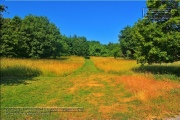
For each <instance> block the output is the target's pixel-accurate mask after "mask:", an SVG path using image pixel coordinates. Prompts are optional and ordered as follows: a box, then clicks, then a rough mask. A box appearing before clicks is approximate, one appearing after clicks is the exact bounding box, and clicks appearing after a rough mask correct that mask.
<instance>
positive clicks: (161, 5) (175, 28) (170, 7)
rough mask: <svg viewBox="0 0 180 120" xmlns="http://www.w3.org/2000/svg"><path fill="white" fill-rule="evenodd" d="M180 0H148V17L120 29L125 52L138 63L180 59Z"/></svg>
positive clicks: (123, 51)
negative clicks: (179, 1) (179, 0)
mask: <svg viewBox="0 0 180 120" xmlns="http://www.w3.org/2000/svg"><path fill="white" fill-rule="evenodd" d="M178 4H179V3H178V1H177V0H158V1H153V0H147V8H148V12H147V15H146V16H145V18H144V19H141V20H138V22H136V23H135V24H134V25H133V26H132V27H131V26H126V27H125V28H124V29H123V30H121V31H120V35H119V41H120V45H121V49H122V54H123V55H124V56H125V57H129V58H131V59H137V62H138V63H141V64H145V63H149V64H152V63H162V62H165V63H168V62H174V61H179V60H180V6H179V5H178Z"/></svg>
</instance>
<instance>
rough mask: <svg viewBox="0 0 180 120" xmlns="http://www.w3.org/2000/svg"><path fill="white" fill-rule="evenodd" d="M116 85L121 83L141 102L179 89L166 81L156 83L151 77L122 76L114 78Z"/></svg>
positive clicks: (179, 85)
mask: <svg viewBox="0 0 180 120" xmlns="http://www.w3.org/2000/svg"><path fill="white" fill-rule="evenodd" d="M116 83H117V84H121V83H123V84H124V86H125V87H126V88H127V89H128V90H129V91H130V92H132V93H133V94H134V95H135V98H138V99H140V100H142V101H146V100H149V99H152V98H155V97H158V96H159V95H163V94H165V92H167V91H169V90H171V89H173V88H178V87H180V84H176V83H173V82H168V81H165V80H164V81H157V80H155V79H154V77H153V75H151V74H146V75H137V74H134V75H131V76H127V75H123V76H120V77H117V78H116Z"/></svg>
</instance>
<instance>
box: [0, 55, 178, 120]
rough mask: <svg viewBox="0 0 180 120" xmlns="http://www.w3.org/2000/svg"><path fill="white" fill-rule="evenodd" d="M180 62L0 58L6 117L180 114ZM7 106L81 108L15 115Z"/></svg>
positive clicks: (137, 117) (81, 117) (165, 116)
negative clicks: (9, 112)
mask: <svg viewBox="0 0 180 120" xmlns="http://www.w3.org/2000/svg"><path fill="white" fill-rule="evenodd" d="M179 71H180V62H176V63H168V64H162V65H157V64H154V65H145V66H144V67H142V66H140V65H139V64H137V63H136V61H135V60H124V59H114V58H111V57H91V58H90V59H84V58H82V57H76V56H72V57H63V58H61V59H57V60H45V59H38V60H36V59H10V58H1V108H2V111H1V112H2V116H1V117H2V119H6V118H8V119H20V120H21V119H28V120H34V119H45V120H46V119H50V120H51V119H55V120H56V119H162V118H172V117H176V115H180V73H179ZM5 107H38V108H39V107H45V108H46V107H54V108H57V107H83V108H84V111H82V112H51V114H50V115H39V114H36V115H30V114H20V115H16V114H13V115H11V116H7V115H6V114H5V113H4V109H3V108H5Z"/></svg>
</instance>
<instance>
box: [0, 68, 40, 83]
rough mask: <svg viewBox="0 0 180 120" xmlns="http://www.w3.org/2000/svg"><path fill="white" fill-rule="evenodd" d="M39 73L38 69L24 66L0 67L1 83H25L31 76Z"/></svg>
mask: <svg viewBox="0 0 180 120" xmlns="http://www.w3.org/2000/svg"><path fill="white" fill-rule="evenodd" d="M39 75H41V71H40V70H38V69H32V68H29V67H25V66H9V67H6V68H1V83H0V84H4V85H13V84H26V82H25V81H26V80H32V79H33V77H37V76H39Z"/></svg>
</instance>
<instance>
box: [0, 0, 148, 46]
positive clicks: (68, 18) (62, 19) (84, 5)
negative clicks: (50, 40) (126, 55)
mask: <svg viewBox="0 0 180 120" xmlns="http://www.w3.org/2000/svg"><path fill="white" fill-rule="evenodd" d="M1 4H4V5H6V6H8V9H7V11H8V12H9V14H8V13H3V17H4V18H13V17H14V16H15V15H18V16H20V17H21V18H24V17H25V16H26V15H29V14H33V15H37V16H46V17H48V19H49V20H50V22H52V23H54V24H56V26H57V27H58V28H59V29H60V32H61V34H63V35H64V34H65V35H66V36H70V35H71V36H73V35H74V34H76V35H77V36H85V37H86V38H87V39H88V40H97V41H100V42H101V43H103V44H108V43H109V42H113V43H117V42H118V35H119V31H120V30H122V29H123V28H124V27H126V26H127V25H130V26H132V25H133V24H134V23H135V22H137V21H138V19H142V8H145V7H146V1H145V0H143V1H142V0H141V1H114V2H111V1H89V2H88V1H79V2H78V1H66V2H65V1H48V0H44V1H42V0H41V1H34V0H33V1H31V0H28V1H25V0H23V1H20V0H19V1H17V0H9V1H8V0H6V1H4V0H1Z"/></svg>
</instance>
